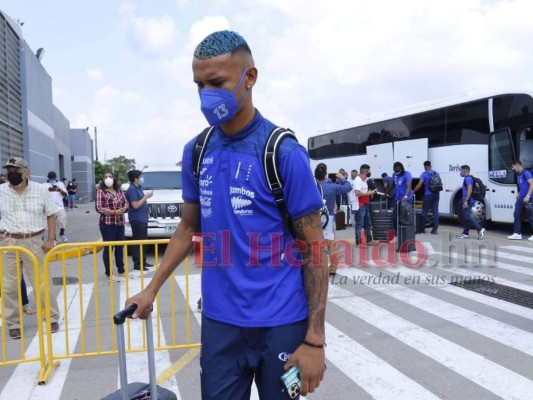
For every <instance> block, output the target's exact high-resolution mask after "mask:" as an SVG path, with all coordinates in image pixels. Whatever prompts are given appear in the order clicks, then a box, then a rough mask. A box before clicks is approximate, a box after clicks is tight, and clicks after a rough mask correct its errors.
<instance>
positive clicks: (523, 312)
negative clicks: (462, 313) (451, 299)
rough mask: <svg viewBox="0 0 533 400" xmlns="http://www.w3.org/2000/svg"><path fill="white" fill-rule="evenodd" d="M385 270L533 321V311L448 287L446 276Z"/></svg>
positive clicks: (417, 270) (397, 268)
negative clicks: (414, 278)
mask: <svg viewBox="0 0 533 400" xmlns="http://www.w3.org/2000/svg"><path fill="white" fill-rule="evenodd" d="M425 269H427V268H425ZM380 270H383V269H382V268H380ZM386 270H387V271H388V272H391V273H398V272H400V273H405V275H410V276H413V277H419V278H420V280H421V281H422V282H423V283H424V285H425V286H430V287H434V288H438V289H439V290H444V291H446V292H449V293H452V294H454V295H456V296H461V297H464V298H466V299H469V300H473V301H476V302H478V303H482V304H483V305H486V306H490V307H493V308H496V309H498V310H501V311H505V312H508V313H510V314H514V315H517V316H519V317H522V318H527V319H530V320H533V309H531V308H527V307H523V306H519V305H517V304H513V303H509V302H508V301H503V300H500V299H496V298H494V297H490V296H486V295H484V294H481V293H477V292H473V291H471V290H464V289H462V288H459V287H457V286H454V285H450V279H449V278H448V277H447V276H440V275H433V274H429V273H426V272H423V271H421V270H420V269H414V268H408V267H401V266H398V267H394V268H387V269H386ZM348 271H349V270H348ZM348 271H346V273H349V272H348ZM441 278H442V279H441ZM443 279H444V280H445V283H441V282H442V280H443Z"/></svg>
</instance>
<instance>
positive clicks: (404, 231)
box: [396, 200, 416, 253]
mask: <svg viewBox="0 0 533 400" xmlns="http://www.w3.org/2000/svg"><path fill="white" fill-rule="evenodd" d="M396 209H397V210H398V220H397V223H398V225H397V226H398V237H397V239H398V247H397V249H396V251H400V252H402V253H407V252H409V251H414V250H416V247H415V231H416V224H415V216H416V213H415V209H414V207H413V205H412V204H411V203H409V202H407V201H402V200H400V201H399V202H398V205H397V208H396Z"/></svg>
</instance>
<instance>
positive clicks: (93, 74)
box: [85, 68, 104, 81]
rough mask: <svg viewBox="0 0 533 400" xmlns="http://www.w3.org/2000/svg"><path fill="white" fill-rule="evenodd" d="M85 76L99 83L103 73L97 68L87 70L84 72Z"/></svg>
mask: <svg viewBox="0 0 533 400" xmlns="http://www.w3.org/2000/svg"><path fill="white" fill-rule="evenodd" d="M85 72H86V73H87V76H88V77H89V78H91V79H93V80H95V81H99V80H101V79H102V78H103V76H104V73H103V72H102V70H100V69H98V68H88V69H87V70H86V71H85Z"/></svg>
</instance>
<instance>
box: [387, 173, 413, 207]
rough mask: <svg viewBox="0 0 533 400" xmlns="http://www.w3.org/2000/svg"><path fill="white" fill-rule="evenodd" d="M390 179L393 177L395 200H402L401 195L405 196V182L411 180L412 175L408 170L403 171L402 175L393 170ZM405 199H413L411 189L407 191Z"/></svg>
mask: <svg viewBox="0 0 533 400" xmlns="http://www.w3.org/2000/svg"><path fill="white" fill-rule="evenodd" d="M392 179H394V185H395V187H396V200H397V201H400V200H402V198H403V196H405V193H407V182H412V181H413V177H412V176H411V173H410V172H409V171H404V172H403V174H402V175H400V174H397V173H396V172H394V173H393V174H392ZM411 189H412V188H411ZM407 200H413V191H412V190H410V191H409V195H408V196H407Z"/></svg>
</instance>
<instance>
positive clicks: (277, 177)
mask: <svg viewBox="0 0 533 400" xmlns="http://www.w3.org/2000/svg"><path fill="white" fill-rule="evenodd" d="M288 137H291V138H293V139H294V140H296V141H297V142H298V139H296V136H295V134H294V132H293V131H291V130H290V129H287V128H280V127H276V128H274V129H273V130H272V132H270V135H269V136H268V139H267V142H266V144H265V150H264V152H263V169H264V171H265V177H266V180H267V184H268V187H269V188H270V190H271V191H272V194H273V195H274V200H275V201H276V204H277V206H278V208H279V210H280V212H281V215H282V217H283V223H284V225H285V228H286V229H287V228H288V229H289V231H290V232H291V233H294V232H292V225H291V224H290V223H289V214H288V212H287V208H286V207H285V200H284V198H283V180H282V179H281V174H280V172H279V170H278V166H279V165H278V163H279V160H278V149H279V146H280V145H281V142H283V140H285V139H286V138H288Z"/></svg>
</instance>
